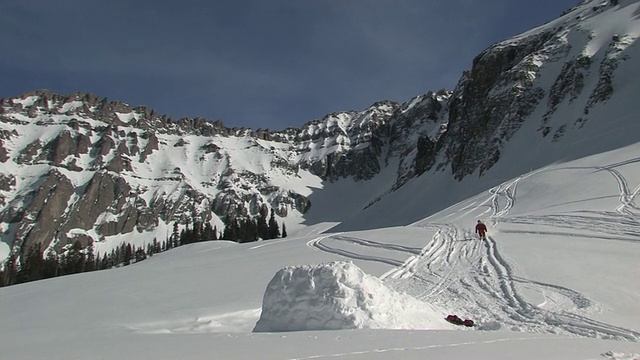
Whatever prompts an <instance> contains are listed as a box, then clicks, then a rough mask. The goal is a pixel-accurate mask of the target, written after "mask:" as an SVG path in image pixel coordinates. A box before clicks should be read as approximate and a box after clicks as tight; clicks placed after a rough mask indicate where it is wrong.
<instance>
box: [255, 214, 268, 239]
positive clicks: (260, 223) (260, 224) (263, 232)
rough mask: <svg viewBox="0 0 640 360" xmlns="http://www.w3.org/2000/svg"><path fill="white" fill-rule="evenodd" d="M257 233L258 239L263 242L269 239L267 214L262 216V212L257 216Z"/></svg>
mask: <svg viewBox="0 0 640 360" xmlns="http://www.w3.org/2000/svg"><path fill="white" fill-rule="evenodd" d="M267 212H268V210H267ZM257 231H258V237H259V238H260V239H263V240H264V239H268V238H269V225H267V214H264V213H263V212H260V214H259V215H258V220H257Z"/></svg>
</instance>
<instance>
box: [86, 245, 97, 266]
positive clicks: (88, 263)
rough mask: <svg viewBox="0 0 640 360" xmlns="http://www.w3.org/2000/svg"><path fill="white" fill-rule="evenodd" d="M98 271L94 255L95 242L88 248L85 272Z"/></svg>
mask: <svg viewBox="0 0 640 360" xmlns="http://www.w3.org/2000/svg"><path fill="white" fill-rule="evenodd" d="M95 269H96V256H95V254H94V253H93V242H90V243H89V245H88V246H87V260H86V262H85V269H84V271H93V270H95Z"/></svg>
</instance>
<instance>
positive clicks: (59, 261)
mask: <svg viewBox="0 0 640 360" xmlns="http://www.w3.org/2000/svg"><path fill="white" fill-rule="evenodd" d="M192 224H193V225H190V224H187V225H186V226H185V228H183V229H182V231H180V229H179V226H178V223H177V222H175V223H174V226H173V233H172V234H171V236H170V237H167V239H166V240H165V241H162V242H159V241H158V240H157V239H155V238H154V239H153V241H152V242H151V243H148V244H147V245H146V248H142V247H138V248H136V247H135V246H132V245H131V244H130V243H122V244H120V246H118V247H116V248H115V249H112V250H111V252H110V253H105V254H102V255H101V254H99V253H98V254H95V253H94V249H93V244H89V245H88V246H86V247H84V246H83V245H82V243H81V242H80V241H76V242H74V243H73V244H71V245H70V246H67V247H65V249H63V251H62V252H61V254H60V255H58V253H56V252H55V251H53V250H49V251H47V253H46V255H45V254H43V249H42V248H41V244H39V243H38V244H36V245H34V246H32V247H30V248H29V249H27V251H26V253H25V254H23V256H22V257H21V259H20V264H19V265H18V261H17V260H18V257H17V256H16V255H11V256H10V257H9V259H7V261H6V262H5V264H4V266H3V267H1V268H0V286H8V285H14V284H20V283H25V282H29V281H35V280H41V279H48V278H52V277H56V276H62V275H70V274H77V273H82V272H89V271H95V270H104V269H111V268H113V267H120V266H127V265H130V264H133V263H137V262H139V261H142V260H145V259H146V258H148V257H151V256H153V254H157V253H160V252H164V251H167V250H170V249H172V248H175V247H178V246H181V245H186V244H191V243H196V242H202V241H211V240H218V239H225V240H232V241H237V242H239V243H245V242H251V241H257V240H258V239H263V240H266V239H275V238H277V237H280V236H281V235H282V237H286V236H287V230H286V227H285V225H284V223H283V224H282V233H280V228H279V227H278V223H277V222H276V220H275V216H274V214H273V212H272V213H271V217H270V218H269V221H268V222H267V220H266V214H264V213H261V214H260V215H259V216H258V217H257V218H256V219H255V220H253V219H244V220H237V219H227V221H226V222H225V227H224V230H223V231H222V234H219V233H218V230H217V228H216V227H211V224H209V223H206V224H203V223H202V222H201V221H198V220H196V219H194V220H193V222H192Z"/></svg>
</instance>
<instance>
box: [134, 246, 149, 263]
mask: <svg viewBox="0 0 640 360" xmlns="http://www.w3.org/2000/svg"><path fill="white" fill-rule="evenodd" d="M135 259H136V262H140V261H142V260H146V259H147V254H146V252H145V251H144V249H143V248H142V247H139V248H138V249H137V250H136V252H135Z"/></svg>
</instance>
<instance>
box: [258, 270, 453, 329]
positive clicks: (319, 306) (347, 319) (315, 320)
mask: <svg viewBox="0 0 640 360" xmlns="http://www.w3.org/2000/svg"><path fill="white" fill-rule="evenodd" d="M444 317H445V314H444V312H443V311H442V310H440V309H438V308H437V307H435V306H433V305H431V304H427V303H424V302H421V301H419V300H417V299H415V298H413V297H411V296H409V295H406V294H402V293H398V292H396V291H394V290H392V289H390V288H389V287H387V285H385V284H384V283H383V282H382V280H380V279H378V278H376V277H374V276H371V275H368V274H366V273H364V272H363V271H362V270H361V269H360V268H359V267H357V266H356V265H355V264H353V263H352V262H350V261H349V262H344V261H337V262H332V263H327V264H319V265H303V266H289V267H286V268H284V269H282V270H280V271H278V272H277V273H276V274H275V276H274V277H273V279H272V280H271V281H270V282H269V285H268V286H267V289H266V291H265V294H264V299H263V302H262V314H261V315H260V319H259V320H258V322H257V323H256V326H255V328H254V330H253V331H255V332H275V331H303V330H339V329H364V328H368V329H446V328H451V325H449V324H448V323H447V322H446V321H445V320H444Z"/></svg>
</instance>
